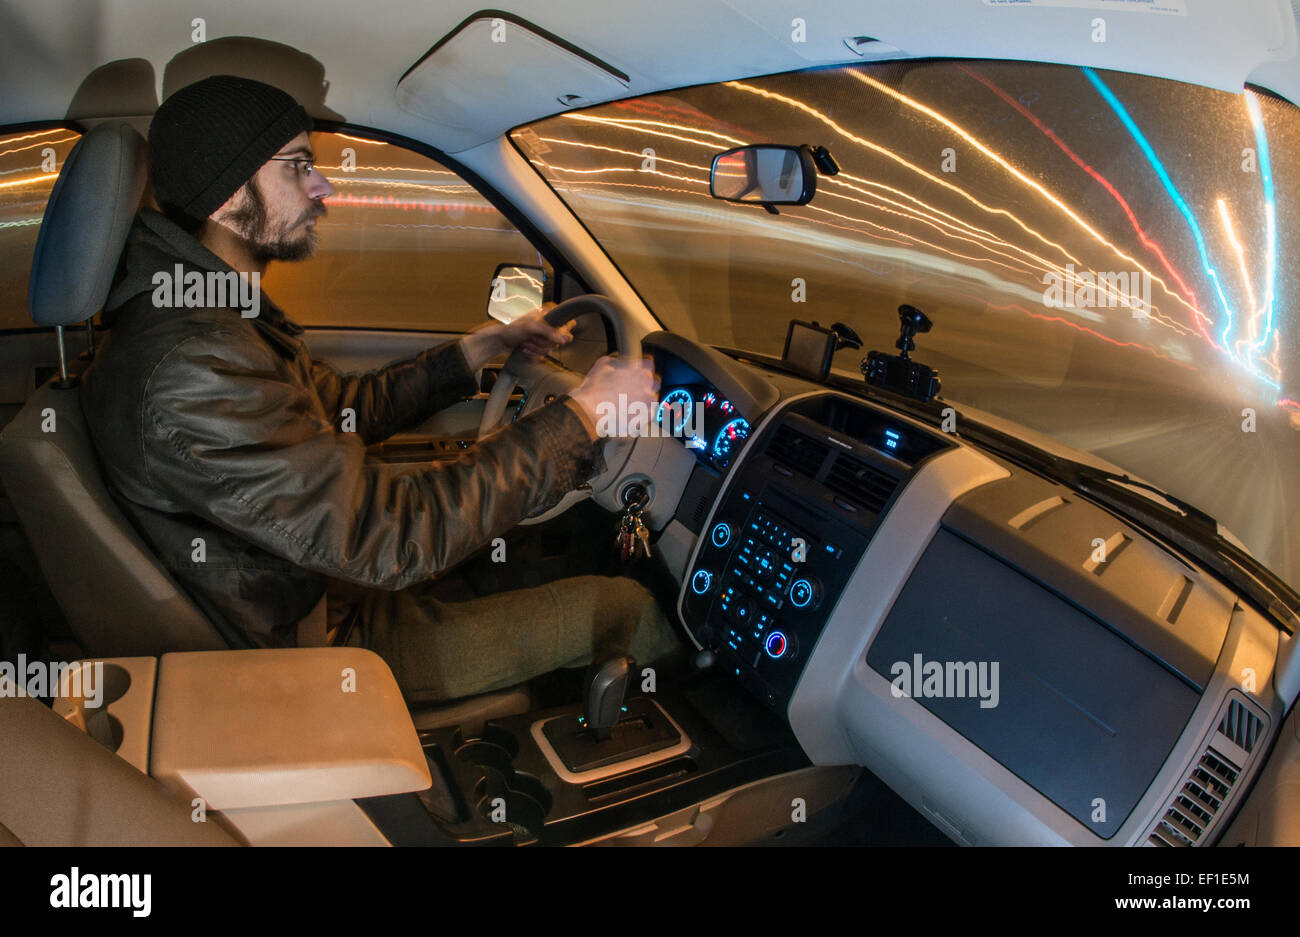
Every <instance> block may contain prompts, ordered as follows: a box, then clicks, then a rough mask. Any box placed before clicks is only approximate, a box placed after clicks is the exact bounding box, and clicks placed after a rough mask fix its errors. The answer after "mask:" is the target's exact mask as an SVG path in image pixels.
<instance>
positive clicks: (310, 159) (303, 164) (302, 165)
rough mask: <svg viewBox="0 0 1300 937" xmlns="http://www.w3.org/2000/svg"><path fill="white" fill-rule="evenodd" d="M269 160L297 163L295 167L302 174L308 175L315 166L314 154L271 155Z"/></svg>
mask: <svg viewBox="0 0 1300 937" xmlns="http://www.w3.org/2000/svg"><path fill="white" fill-rule="evenodd" d="M271 160H272V161H273V162H277V163H297V164H298V165H297V166H296V169H297V171H298V174H299V175H302V176H310V175H311V174H312V170H313V169H314V168H315V166H316V157H314V156H272V157H271Z"/></svg>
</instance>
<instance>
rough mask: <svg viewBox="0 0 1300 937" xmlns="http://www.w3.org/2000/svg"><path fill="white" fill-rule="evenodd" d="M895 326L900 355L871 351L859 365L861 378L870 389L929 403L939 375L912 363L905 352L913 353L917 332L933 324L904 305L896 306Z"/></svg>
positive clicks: (937, 391) (927, 367)
mask: <svg viewBox="0 0 1300 937" xmlns="http://www.w3.org/2000/svg"><path fill="white" fill-rule="evenodd" d="M898 323H899V325H898V341H896V342H894V346H895V347H896V348H898V349H899V351H900V354H897V355H891V354H889V353H888V352H884V351H874V350H873V351H870V352H868V353H867V356H866V357H865V358H863V359H862V361H861V362H860V364H859V367H860V368H861V370H862V376H863V378H864V379H865V380H866V382H867V384H869V385H870V386H872V387H880V388H883V389H884V390H889V391H893V392H894V393H896V394H902V395H903V396H905V397H913V398H915V399H917V400H920V401H928V400H931V399H933V398H934V397H935V396H936V395H938V393H939V388H940V387H941V386H942V385H941V384H940V383H939V372H938V371H936V370H935V369H934V368H931V367H929V366H928V365H924V364H921V363H920V362H919V361H913V360H912V359H911V357H910V356H909V353H910V352H912V351H915V350H916V335H917V333H918V332H920V333H925V332H928V331H930V329H931V328H932V326H933V323H932V322H931V321H930V317H929V316H927V315H926V314H925V313H924V312H922V311H921V310H920V309H917V308H916V307H915V306H909V305H907V304H906V303H904V304H903V305H901V306H899V307H898Z"/></svg>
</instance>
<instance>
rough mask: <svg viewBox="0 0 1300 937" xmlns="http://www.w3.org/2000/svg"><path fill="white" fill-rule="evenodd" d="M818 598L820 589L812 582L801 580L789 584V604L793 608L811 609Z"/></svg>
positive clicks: (805, 579)
mask: <svg viewBox="0 0 1300 937" xmlns="http://www.w3.org/2000/svg"><path fill="white" fill-rule="evenodd" d="M820 598H821V589H819V588H818V587H817V583H816V582H815V581H814V580H812V579H808V578H801V579H796V580H795V581H794V582H792V583H790V604H791V605H793V606H794V607H795V608H813V607H815V606H816V604H817V600H818V599H820Z"/></svg>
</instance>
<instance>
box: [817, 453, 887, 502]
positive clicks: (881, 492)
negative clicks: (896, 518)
mask: <svg viewBox="0 0 1300 937" xmlns="http://www.w3.org/2000/svg"><path fill="white" fill-rule="evenodd" d="M826 487H827V488H829V489H830V490H831V491H833V492H835V493H836V494H837V495H840V496H841V497H843V498H847V499H848V500H850V501H853V502H856V503H857V504H861V505H862V506H863V507H866V508H868V509H869V510H872V511H875V512H876V513H877V514H879V513H880V512H881V511H882V510H884V508H885V505H886V504H887V503H888V501H889V499H890V498H891V497H892V496H893V494H894V489H895V488H896V487H898V480H897V479H895V478H893V477H891V476H889V475H886V474H885V473H884V472H882V471H880V470H879V469H875V468H872V467H871V466H870V465H868V464H867V463H866V462H863V461H862V460H861V459H855V458H853V457H852V456H849V455H844V454H843V453H841V454H840V455H839V456H838V457H837V458H836V459H835V464H834V465H832V466H831V471H830V474H829V475H827V476H826Z"/></svg>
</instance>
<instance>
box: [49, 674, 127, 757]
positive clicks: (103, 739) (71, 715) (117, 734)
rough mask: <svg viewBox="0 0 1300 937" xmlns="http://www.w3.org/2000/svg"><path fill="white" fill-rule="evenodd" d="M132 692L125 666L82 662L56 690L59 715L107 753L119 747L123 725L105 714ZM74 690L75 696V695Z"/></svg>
mask: <svg viewBox="0 0 1300 937" xmlns="http://www.w3.org/2000/svg"><path fill="white" fill-rule="evenodd" d="M129 689H131V674H130V673H129V672H128V671H127V669H126V668H125V667H122V666H119V665H118V664H112V663H105V662H103V661H84V662H82V663H80V664H77V665H76V667H74V668H73V669H72V671H71V672H70V673H69V674H68V675H67V677H66V678H65V682H64V683H63V685H61V686H60V687H58V690H59V692H60V694H63V693H65V692H66V693H67V694H68V695H60V697H59V700H58V710H59V712H60V714H61V715H62V716H63V717H64V718H65V719H67V720H68V721H69V722H71V723H72V724H73V725H75V726H77V727H78V728H80V729H81V730H82V731H84V732H85V733H86V734H87V735H89V736H90V737H91V738H92V739H94V740H95V741H96V742H98V743H99V744H101V745H103V746H104V747H105V748H107V749H108V750H109V751H114V752H115V751H117V750H118V749H119V748H121V747H122V738H123V735H124V733H123V730H122V723H121V721H120V720H119V719H118V718H117V717H116V716H113V715H111V714H110V713H109V712H108V707H109V706H111V705H112V704H113V703H116V702H117V701H118V700H120V699H121V698H122V697H123V696H125V695H126V693H127V690H129ZM74 691H75V693H74Z"/></svg>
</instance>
